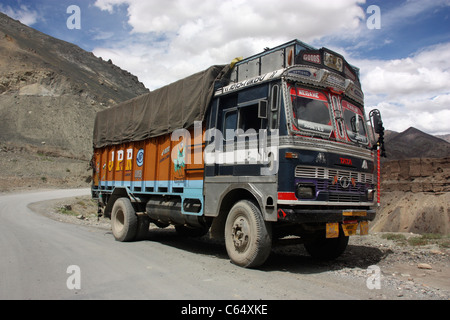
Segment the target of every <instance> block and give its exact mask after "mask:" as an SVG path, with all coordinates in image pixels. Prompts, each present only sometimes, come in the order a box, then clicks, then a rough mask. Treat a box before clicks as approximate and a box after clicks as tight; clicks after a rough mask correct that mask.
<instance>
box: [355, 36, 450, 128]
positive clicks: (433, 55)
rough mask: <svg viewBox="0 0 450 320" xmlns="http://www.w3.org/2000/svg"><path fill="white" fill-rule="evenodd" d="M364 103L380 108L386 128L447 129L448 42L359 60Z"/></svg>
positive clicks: (449, 107) (449, 92) (449, 108)
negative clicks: (384, 58)
mask: <svg viewBox="0 0 450 320" xmlns="http://www.w3.org/2000/svg"><path fill="white" fill-rule="evenodd" d="M357 63H358V64H359V65H360V66H362V69H361V71H362V80H361V81H362V83H363V86H364V91H365V93H366V105H367V106H369V107H372V108H378V109H380V111H382V113H383V116H384V118H385V123H386V125H387V127H388V128H390V129H391V130H395V131H403V130H405V129H407V128H408V127H411V126H413V127H416V128H418V129H420V130H423V131H425V132H428V133H433V134H439V133H449V132H450V87H449V83H450V43H446V44H441V45H437V46H433V47H430V48H425V49H423V50H420V51H419V52H417V53H416V54H414V55H412V56H411V57H408V58H404V59H396V60H389V61H359V62H357Z"/></svg>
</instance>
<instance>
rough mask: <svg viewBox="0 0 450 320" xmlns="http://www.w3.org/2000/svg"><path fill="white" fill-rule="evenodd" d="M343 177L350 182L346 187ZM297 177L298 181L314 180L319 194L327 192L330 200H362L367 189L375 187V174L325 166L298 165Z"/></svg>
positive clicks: (296, 169)
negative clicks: (341, 180)
mask: <svg viewBox="0 0 450 320" xmlns="http://www.w3.org/2000/svg"><path fill="white" fill-rule="evenodd" d="M343 177H344V178H346V179H347V181H348V182H349V183H348V187H346V188H344V187H343V186H342V185H341V183H340V182H339V180H340V179H341V178H343ZM295 178H297V180H296V181H297V182H296V183H299V182H312V181H311V180H313V181H314V184H315V186H316V191H317V195H319V194H322V195H325V194H327V195H328V201H330V202H345V203H350V202H352V203H356V202H361V201H362V200H363V199H364V198H365V193H366V190H367V189H368V188H373V184H374V175H373V174H370V173H362V172H355V171H349V170H339V169H329V168H323V167H308V166H297V167H296V168H295Z"/></svg>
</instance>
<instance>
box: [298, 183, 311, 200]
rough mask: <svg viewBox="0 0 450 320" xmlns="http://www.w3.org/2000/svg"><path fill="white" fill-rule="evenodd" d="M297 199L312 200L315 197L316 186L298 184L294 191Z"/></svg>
mask: <svg viewBox="0 0 450 320" xmlns="http://www.w3.org/2000/svg"><path fill="white" fill-rule="evenodd" d="M295 196H296V197H297V198H298V199H314V198H315V197H316V186H315V185H314V184H312V183H299V184H297V187H296V190H295Z"/></svg>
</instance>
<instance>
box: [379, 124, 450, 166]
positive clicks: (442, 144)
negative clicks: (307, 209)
mask: <svg viewBox="0 0 450 320" xmlns="http://www.w3.org/2000/svg"><path fill="white" fill-rule="evenodd" d="M385 145H386V153H387V160H401V159H411V158H444V157H450V143H449V142H447V141H445V140H444V139H441V138H438V137H435V136H432V135H429V134H426V133H425V132H422V131H420V130H418V129H416V128H409V129H407V130H405V131H403V132H401V133H398V132H395V131H387V132H386V135H385Z"/></svg>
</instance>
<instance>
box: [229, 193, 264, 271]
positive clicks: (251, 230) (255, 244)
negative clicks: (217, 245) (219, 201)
mask: <svg viewBox="0 0 450 320" xmlns="http://www.w3.org/2000/svg"><path fill="white" fill-rule="evenodd" d="M271 231H272V230H271V225H270V224H268V223H266V222H265V221H264V219H263V217H262V214H261V211H260V210H259V208H258V207H257V206H256V205H255V204H254V203H252V202H250V201H247V200H243V201H240V202H238V203H236V204H235V205H234V206H233V208H232V209H231V210H230V213H229V214H228V217H227V221H226V223H225V246H226V249H227V253H228V256H229V257H230V259H231V261H232V262H233V263H234V264H236V265H238V266H241V267H245V268H252V267H257V266H260V265H261V264H263V263H264V262H265V261H266V260H267V258H268V257H269V254H270V251H271V249H272V232H271Z"/></svg>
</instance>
